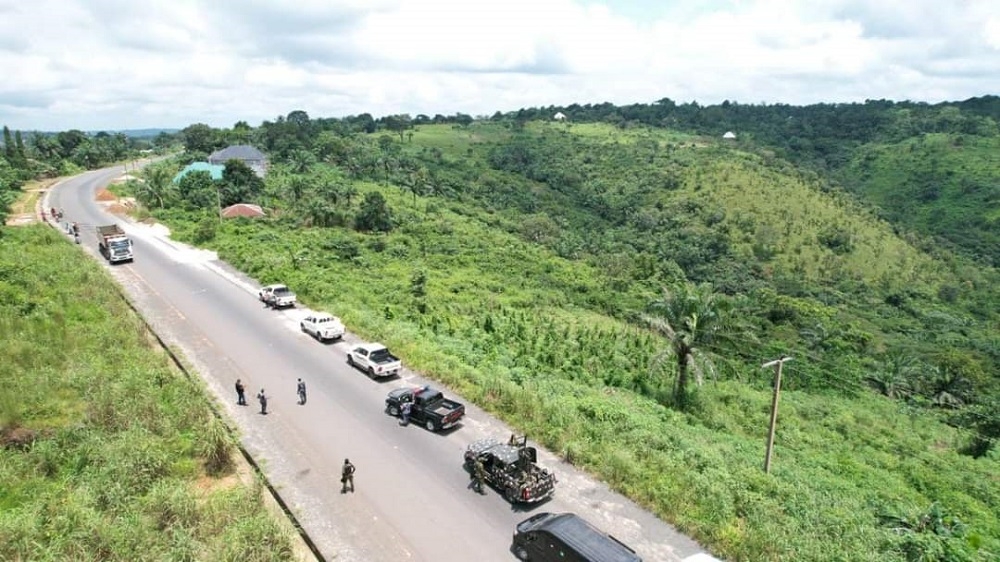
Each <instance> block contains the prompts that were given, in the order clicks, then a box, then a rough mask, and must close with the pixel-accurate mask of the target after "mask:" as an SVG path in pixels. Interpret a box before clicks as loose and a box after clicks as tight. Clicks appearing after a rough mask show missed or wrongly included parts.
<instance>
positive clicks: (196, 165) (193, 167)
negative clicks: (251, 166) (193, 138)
mask: <svg viewBox="0 0 1000 562" xmlns="http://www.w3.org/2000/svg"><path fill="white" fill-rule="evenodd" d="M225 169H226V166H225V165H221V164H209V163H208V162H192V163H190V164H188V165H187V166H186V167H185V168H184V169H183V170H181V171H180V172H177V175H176V176H174V183H179V182H180V181H181V178H183V177H184V176H186V175H187V174H188V173H190V172H208V173H209V174H211V175H212V179H213V180H221V179H222V172H223V171H224V170H225Z"/></svg>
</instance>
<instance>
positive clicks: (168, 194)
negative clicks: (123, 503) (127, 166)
mask: <svg viewBox="0 0 1000 562" xmlns="http://www.w3.org/2000/svg"><path fill="white" fill-rule="evenodd" d="M173 173H174V169H173V167H172V166H170V165H169V164H166V163H157V164H153V165H150V166H147V167H146V169H145V170H144V171H143V176H145V181H139V182H137V183H136V187H135V189H136V198H137V199H138V200H139V202H140V203H142V204H144V205H146V206H148V207H152V206H154V204H155V206H157V207H159V208H163V207H165V206H166V203H167V202H168V201H169V200H170V199H171V198H172V196H173V191H174V189H175V186H174V182H173V178H172V176H173Z"/></svg>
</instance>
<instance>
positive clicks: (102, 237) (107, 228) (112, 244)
mask: <svg viewBox="0 0 1000 562" xmlns="http://www.w3.org/2000/svg"><path fill="white" fill-rule="evenodd" d="M97 250H98V251H99V252H101V255H102V256H104V259H106V260H108V263H118V262H123V261H131V260H132V259H133V257H132V240H131V239H130V238H129V237H128V235H127V234H125V231H124V230H122V227H121V226H119V225H118V224H107V225H103V226H98V227H97Z"/></svg>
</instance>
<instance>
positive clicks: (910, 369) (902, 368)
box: [868, 351, 920, 398]
mask: <svg viewBox="0 0 1000 562" xmlns="http://www.w3.org/2000/svg"><path fill="white" fill-rule="evenodd" d="M879 363H880V365H879V368H878V370H876V371H875V372H874V373H872V374H871V375H869V376H868V380H869V382H870V383H871V384H872V385H873V386H874V387H875V388H876V389H877V390H878V391H879V392H880V393H881V394H882V395H883V396H886V397H887V398H903V397H906V396H908V395H909V394H910V392H911V391H912V385H911V380H912V379H913V378H914V377H915V376H917V374H918V372H919V369H920V367H919V365H918V364H917V361H916V359H915V358H914V357H913V356H912V355H907V354H906V353H904V352H901V351H891V352H889V353H887V354H885V355H884V356H883V357H882V358H881V360H880V361H879Z"/></svg>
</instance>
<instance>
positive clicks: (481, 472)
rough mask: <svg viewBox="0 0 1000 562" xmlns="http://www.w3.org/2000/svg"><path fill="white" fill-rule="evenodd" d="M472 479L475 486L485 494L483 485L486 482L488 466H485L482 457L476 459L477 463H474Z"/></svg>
mask: <svg viewBox="0 0 1000 562" xmlns="http://www.w3.org/2000/svg"><path fill="white" fill-rule="evenodd" d="M472 479H473V480H472V484H473V488H475V490H476V491H477V492H479V493H480V494H485V493H486V490H484V489H483V485H484V484H485V483H486V468H485V467H483V461H482V459H476V463H475V464H474V465H472Z"/></svg>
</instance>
